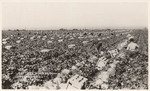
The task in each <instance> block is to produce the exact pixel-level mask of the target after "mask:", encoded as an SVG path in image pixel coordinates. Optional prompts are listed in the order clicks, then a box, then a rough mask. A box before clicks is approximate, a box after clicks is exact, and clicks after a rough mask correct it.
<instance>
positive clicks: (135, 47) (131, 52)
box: [127, 38, 139, 60]
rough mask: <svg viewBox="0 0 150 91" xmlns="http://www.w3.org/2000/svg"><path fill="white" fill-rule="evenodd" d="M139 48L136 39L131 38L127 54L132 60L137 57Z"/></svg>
mask: <svg viewBox="0 0 150 91" xmlns="http://www.w3.org/2000/svg"><path fill="white" fill-rule="evenodd" d="M138 48H139V46H138V45H137V44H136V43H135V42H134V38H131V39H130V40H129V44H128V46H127V54H128V55H129V57H130V59H131V60H133V58H135V57H136V55H137V53H138Z"/></svg>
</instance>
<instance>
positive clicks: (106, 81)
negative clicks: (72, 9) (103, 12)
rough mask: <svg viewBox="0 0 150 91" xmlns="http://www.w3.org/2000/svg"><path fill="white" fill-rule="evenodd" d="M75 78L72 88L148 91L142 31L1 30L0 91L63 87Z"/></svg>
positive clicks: (146, 50)
mask: <svg viewBox="0 0 150 91" xmlns="http://www.w3.org/2000/svg"><path fill="white" fill-rule="evenodd" d="M128 35H132V36H134V39H135V42H136V43H137V44H138V45H139V48H138V51H137V52H136V54H134V57H132V58H131V57H130V53H129V52H128V51H127V50H126V47H127V45H128V42H129V40H128V37H127V36H128ZM122 43H125V45H124V46H120V45H121V44H122ZM76 75H78V77H79V76H80V77H82V78H83V79H82V80H84V79H85V81H83V83H82V84H81V85H79V86H78V87H79V88H74V89H103V90H104V89H111V90H118V89H148V30H146V29H133V30H123V29H121V30H45V31H44V30H41V31H40V30H10V31H2V88H3V89H69V86H72V87H73V85H74V84H73V81H72V80H71V79H72V78H73V77H75V76H76ZM57 78H58V79H57ZM80 80H81V79H80ZM82 80H81V81H79V82H76V84H78V83H81V82H82ZM70 83H71V84H70ZM51 85H52V86H51ZM63 87H66V88H63ZM71 89H72V88H71Z"/></svg>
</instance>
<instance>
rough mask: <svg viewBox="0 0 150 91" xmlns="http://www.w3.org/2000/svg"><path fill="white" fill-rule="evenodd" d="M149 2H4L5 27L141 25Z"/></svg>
mask: <svg viewBox="0 0 150 91" xmlns="http://www.w3.org/2000/svg"><path fill="white" fill-rule="evenodd" d="M147 26H148V4H147V3H142V2H140V3H139V2H137V3H131V2H130V3H127V2H126V3H121V2H118V3H108V2H107V3H106V2H105V3H104V2H103V3H102V2H101V3H94V2H93V3H88V2H87V3H85V2H84V3H80V2H70V3H69V2H68V3H67V2H66V3H65V2H62V3H61V2H49V3H33V2H30V3H29V2H26V3H14V2H13V3H3V4H2V29H4V30H5V29H60V28H67V29H70V28H71V29H72V28H79V29H82V28H87V29H88V28H89V29H91V28H92V29H98V28H142V27H147Z"/></svg>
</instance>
